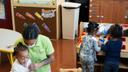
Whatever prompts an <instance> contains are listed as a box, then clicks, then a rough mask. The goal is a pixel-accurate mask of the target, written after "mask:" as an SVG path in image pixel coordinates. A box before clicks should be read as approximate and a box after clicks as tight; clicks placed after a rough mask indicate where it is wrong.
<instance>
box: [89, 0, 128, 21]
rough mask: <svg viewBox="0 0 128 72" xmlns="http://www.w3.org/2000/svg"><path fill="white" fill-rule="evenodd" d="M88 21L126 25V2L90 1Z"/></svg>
mask: <svg viewBox="0 0 128 72" xmlns="http://www.w3.org/2000/svg"><path fill="white" fill-rule="evenodd" d="M89 20H90V21H96V22H101V23H102V22H103V23H106V22H107V23H128V0H90V11H89Z"/></svg>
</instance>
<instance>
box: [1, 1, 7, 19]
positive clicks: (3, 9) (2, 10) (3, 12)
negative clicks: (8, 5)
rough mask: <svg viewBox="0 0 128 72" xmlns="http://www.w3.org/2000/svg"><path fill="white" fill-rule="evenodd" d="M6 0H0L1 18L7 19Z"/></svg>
mask: <svg viewBox="0 0 128 72" xmlns="http://www.w3.org/2000/svg"><path fill="white" fill-rule="evenodd" d="M5 1H6V0H0V19H5Z"/></svg>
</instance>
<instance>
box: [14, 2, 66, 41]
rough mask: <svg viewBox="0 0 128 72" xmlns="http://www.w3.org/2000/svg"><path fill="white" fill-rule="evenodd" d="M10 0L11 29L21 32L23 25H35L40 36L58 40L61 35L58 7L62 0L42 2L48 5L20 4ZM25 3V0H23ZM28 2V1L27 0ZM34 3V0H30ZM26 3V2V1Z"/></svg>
mask: <svg viewBox="0 0 128 72" xmlns="http://www.w3.org/2000/svg"><path fill="white" fill-rule="evenodd" d="M19 1H20V0H11V5H12V6H11V7H12V8H11V9H12V22H13V29H14V30H16V31H18V32H22V31H23V26H24V24H33V23H36V24H37V25H38V26H39V28H40V30H41V32H40V33H41V34H43V35H45V36H47V37H49V38H50V39H59V38H60V35H61V20H60V19H61V18H60V11H61V10H60V5H61V3H62V2H63V1H64V0H44V1H50V2H51V3H50V2H49V4H44V3H45V2H44V3H43V1H42V0H37V1H41V2H42V3H43V4H41V3H39V2H38V3H39V4H38V3H20V2H19ZM24 1H25V0H24ZM29 1H30V0H29ZM32 1H34V2H35V1H36V0H32ZM53 1H54V2H53ZM27 2H28V1H27Z"/></svg>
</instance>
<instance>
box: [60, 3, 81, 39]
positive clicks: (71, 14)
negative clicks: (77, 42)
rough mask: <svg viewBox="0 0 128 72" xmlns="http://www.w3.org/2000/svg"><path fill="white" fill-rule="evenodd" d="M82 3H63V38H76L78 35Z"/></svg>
mask: <svg viewBox="0 0 128 72" xmlns="http://www.w3.org/2000/svg"><path fill="white" fill-rule="evenodd" d="M80 5H81V4H79V3H72V2H64V3H62V36H63V39H75V35H78V20H79V7H80Z"/></svg>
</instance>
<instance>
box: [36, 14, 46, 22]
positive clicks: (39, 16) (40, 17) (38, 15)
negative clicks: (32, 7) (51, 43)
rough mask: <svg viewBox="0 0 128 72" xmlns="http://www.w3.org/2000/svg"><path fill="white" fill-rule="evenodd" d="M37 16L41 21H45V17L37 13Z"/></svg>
mask: <svg viewBox="0 0 128 72" xmlns="http://www.w3.org/2000/svg"><path fill="white" fill-rule="evenodd" d="M35 16H36V17H37V18H39V19H41V20H42V21H43V20H44V19H43V17H42V16H41V15H40V14H39V13H38V12H35Z"/></svg>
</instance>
